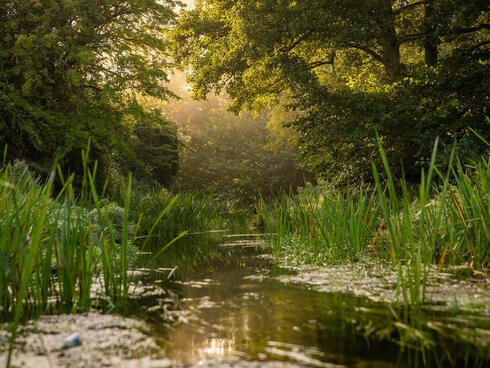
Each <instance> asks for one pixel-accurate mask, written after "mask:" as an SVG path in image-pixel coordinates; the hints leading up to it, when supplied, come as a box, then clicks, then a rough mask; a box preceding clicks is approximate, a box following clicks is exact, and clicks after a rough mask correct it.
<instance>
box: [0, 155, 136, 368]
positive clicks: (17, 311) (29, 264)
mask: <svg viewBox="0 0 490 368" xmlns="http://www.w3.org/2000/svg"><path fill="white" fill-rule="evenodd" d="M88 155H89V152H88V149H87V151H85V152H83V155H82V160H83V164H84V165H83V166H84V175H83V183H82V190H81V193H82V194H81V197H80V198H78V197H77V196H76V195H75V192H74V189H73V186H72V183H73V179H74V176H73V175H72V176H70V177H68V178H66V179H65V178H63V176H61V175H60V178H61V181H62V185H63V187H62V189H61V190H60V191H59V192H58V193H57V194H56V195H55V193H54V192H53V179H54V173H52V175H51V177H50V178H49V179H48V180H47V181H46V182H41V181H40V180H39V179H35V178H33V176H32V175H30V174H29V172H28V170H27V168H24V169H19V168H18V167H17V166H13V165H11V164H5V165H4V166H3V167H2V168H1V169H0V263H1V264H2V267H0V307H1V315H2V316H3V319H11V320H12V321H13V322H12V333H11V342H10V349H9V357H8V364H7V365H9V364H10V359H11V354H12V348H13V343H14V341H15V339H16V334H17V328H18V325H19V323H20V321H21V319H22V318H23V317H26V316H31V315H33V314H39V313H44V312H48V311H50V312H78V311H86V310H88V309H89V308H90V305H91V301H92V299H93V298H92V297H91V291H92V290H93V288H92V284H93V283H94V282H97V280H99V281H100V283H101V285H102V289H103V291H102V293H103V294H104V295H105V298H106V299H108V300H111V302H110V304H111V305H115V306H117V307H120V308H123V307H124V306H125V303H126V300H127V297H128V284H129V282H128V268H129V259H128V249H129V247H130V246H131V241H130V240H129V231H128V229H129V216H128V214H129V198H130V194H131V176H130V177H129V178H128V181H127V183H126V185H125V187H124V192H125V197H124V208H123V210H122V219H121V229H120V233H118V232H117V231H116V230H115V228H114V223H113V218H114V216H113V213H112V212H113V211H112V207H113V206H112V205H111V204H109V203H108V202H107V201H101V200H100V198H99V196H98V194H97V190H96V187H95V182H94V180H95V175H96V169H97V167H96V166H97V165H95V167H94V168H93V170H90V169H89V168H88ZM92 208H95V210H94V211H91V209H92ZM96 274H98V276H99V277H98V278H95V277H94V276H95V275H96Z"/></svg>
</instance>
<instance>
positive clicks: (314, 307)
mask: <svg viewBox="0 0 490 368" xmlns="http://www.w3.org/2000/svg"><path fill="white" fill-rule="evenodd" d="M235 239H236V240H237V241H238V242H237V244H241V245H243V244H245V243H246V241H245V240H246V239H247V237H245V236H243V235H242V236H240V237H234V238H232V237H228V238H227V239H226V240H225V239H223V240H224V241H225V242H226V244H227V247H226V248H225V249H226V251H227V252H228V248H233V246H232V245H230V244H232V243H230V242H233V241H235ZM249 239H250V240H253V242H256V241H257V239H255V237H254V238H251V237H250V238H249ZM281 272H284V270H281V269H278V268H275V267H274V266H273V265H272V263H271V261H270V258H268V257H264V256H261V255H260V252H258V251H257V250H256V247H238V248H236V249H235V251H234V252H233V253H230V254H228V256H227V257H218V258H216V259H215V261H214V262H213V265H212V266H209V267H208V268H207V269H204V270H203V271H201V272H199V273H194V274H193V275H189V274H188V275H187V277H185V278H184V279H183V280H181V281H177V282H175V283H174V286H175V290H176V291H177V293H178V294H179V295H180V301H179V303H178V309H179V310H181V311H183V312H184V313H183V314H182V315H181V319H180V321H181V322H180V323H177V324H175V325H174V326H172V327H171V329H170V330H169V331H166V332H165V334H166V338H165V340H164V342H163V343H162V347H163V349H165V352H166V355H167V356H168V357H169V358H171V359H174V360H176V361H178V362H180V363H182V364H195V363H197V362H199V361H201V360H203V359H206V358H209V359H216V360H222V359H225V358H226V359H231V360H233V359H235V360H240V359H253V360H282V361H292V362H297V363H300V364H301V365H304V366H308V367H324V366H327V367H332V366H337V365H339V366H344V365H347V366H356V367H417V366H441V367H442V366H447V365H448V364H449V363H454V364H459V363H457V362H458V359H460V361H462V362H465V364H466V365H467V366H474V365H475V364H476V365H479V366H486V363H487V362H488V360H487V361H485V360H482V361H478V360H475V359H473V357H474V355H472V354H474V352H471V351H470V350H468V349H467V348H466V347H465V346H459V347H458V348H459V350H461V353H460V352H458V349H454V347H453V346H452V345H451V339H447V341H446V340H444V341H443V343H444V344H446V345H445V346H443V348H442V350H441V349H439V348H438V347H436V348H434V346H431V344H428V345H427V346H424V345H423V342H424V340H423V339H422V340H420V341H421V342H422V343H421V344H419V342H420V341H417V340H416V339H415V340H414V341H415V342H414V341H412V343H413V346H412V347H413V348H415V349H405V348H400V341H401V340H402V339H407V336H408V337H409V338H412V336H410V335H409V333H413V336H414V337H415V338H416V337H417V336H419V335H420V331H421V328H419V326H415V327H417V329H416V328H412V327H413V326H412V325H413V323H412V322H411V321H410V318H409V316H410V315H409V314H407V316H406V318H404V317H403V316H401V315H400V316H396V312H394V311H393V310H391V309H390V308H388V307H387V305H386V304H383V303H376V302H372V301H370V300H368V299H367V298H364V297H357V296H354V295H351V294H344V293H322V292H317V291H313V290H309V289H308V288H306V287H303V286H295V285H288V284H287V283H284V282H280V281H277V280H276V279H274V278H272V277H271V276H272V275H275V274H277V273H281ZM429 317H430V318H435V316H429ZM429 317H428V316H427V315H425V314H424V315H420V316H417V318H415V319H413V320H414V321H415V322H416V323H418V324H425V325H431V324H432V326H438V322H437V320H433V321H429V322H428V321H427V320H426V319H427V318H429ZM480 322H481V321H480ZM487 324H488V319H486V320H485V322H484V329H486V331H488V329H487V327H489V326H487ZM411 326H412V327H411ZM411 328H412V330H411ZM433 328H435V327H433ZM417 331H418V332H417ZM422 336H423V334H422ZM440 343H441V341H438V342H437V344H438V345H439V344H440ZM454 345H457V344H454ZM419 348H420V349H422V350H424V349H426V350H430V349H432V350H430V351H431V353H430V354H425V353H424V354H421V353H420V349H419ZM465 349H466V350H465ZM443 350H446V351H443ZM447 350H449V351H450V352H451V354H452V355H450V358H449V359H448V358H447ZM465 351H466V353H465ZM468 352H470V353H468ZM465 354H466V355H467V356H465ZM468 354H470V355H468ZM481 354H483V356H486V355H485V354H486V353H484V352H483V353H482V352H480V355H481ZM487 355H488V354H487ZM466 358H467V359H466ZM465 359H466V361H465ZM476 365H475V366H476Z"/></svg>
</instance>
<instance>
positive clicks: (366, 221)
mask: <svg viewBox="0 0 490 368" xmlns="http://www.w3.org/2000/svg"><path fill="white" fill-rule="evenodd" d="M378 142H380V140H379V139H378ZM379 150H380V154H381V157H382V161H383V170H382V171H379V170H378V168H376V167H375V166H374V165H373V174H374V179H375V185H374V187H373V186H368V185H364V186H361V187H360V188H357V189H354V188H346V189H335V188H333V187H331V186H328V185H324V186H322V187H316V188H313V187H308V188H306V189H304V190H303V191H302V192H300V193H299V194H297V195H286V194H283V195H282V196H280V197H278V198H276V199H274V200H272V201H268V202H266V201H263V200H262V201H261V202H260V203H259V205H258V210H257V211H258V214H259V216H260V218H261V220H262V221H263V222H264V224H265V226H266V228H267V229H268V231H270V232H271V233H274V235H273V238H272V244H273V253H274V254H275V255H276V256H277V257H281V258H287V259H289V260H291V261H292V262H296V263H315V264H332V263H338V262H345V261H359V260H362V259H366V258H367V257H376V258H378V259H382V260H387V261H389V262H390V263H391V264H392V265H393V266H394V267H396V268H397V269H398V288H397V292H396V296H397V297H399V299H401V300H402V302H403V303H404V304H405V305H417V304H422V303H423V302H424V301H425V288H426V284H427V278H428V274H429V269H430V268H431V267H434V266H436V267H437V270H438V272H439V271H440V270H441V268H442V267H443V265H461V264H466V265H468V267H469V268H470V269H471V270H472V272H473V274H474V275H482V274H484V273H485V272H486V270H487V268H488V266H489V259H490V258H489V253H490V165H489V158H488V157H481V159H480V160H479V161H478V162H473V163H472V164H471V165H463V164H462V163H461V161H460V160H459V159H458V158H457V156H456V155H454V154H453V160H452V163H451V164H450V165H449V167H446V168H440V167H438V166H437V165H436V162H437V160H436V157H437V141H436V143H435V146H434V150H433V155H432V158H431V162H430V165H429V168H428V170H426V171H422V173H421V181H420V183H419V185H417V186H413V185H412V186H409V185H408V184H407V182H406V181H405V180H404V179H403V178H401V179H395V178H394V177H393V176H392V174H391V171H390V167H389V163H388V161H387V158H386V155H385V152H384V150H383V147H382V145H381V143H379Z"/></svg>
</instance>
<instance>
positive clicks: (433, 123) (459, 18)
mask: <svg viewBox="0 0 490 368" xmlns="http://www.w3.org/2000/svg"><path fill="white" fill-rule="evenodd" d="M488 23H489V22H488V2H487V1H482V0H472V1H470V2H468V1H462V0H420V1H417V0H408V1H392V0H362V1H361V0H331V1H322V0H303V1H290V0H264V1H251V0H201V1H198V2H197V3H196V7H195V8H194V9H192V10H190V11H187V12H185V13H184V14H183V15H182V17H181V19H180V24H179V26H178V27H177V28H176V29H175V30H174V32H173V34H172V36H173V45H174V55H175V57H176V58H177V60H179V61H180V62H182V63H190V64H191V66H192V73H191V74H190V77H189V79H190V81H191V82H192V83H193V88H194V94H195V96H196V97H198V98H204V97H205V96H206V95H207V94H209V93H210V92H211V91H212V90H216V91H222V90H224V91H226V92H227V93H228V95H229V96H231V98H232V99H233V103H232V105H231V108H232V109H234V110H235V111H238V110H239V109H241V108H243V107H245V108H256V109H260V108H263V107H264V106H268V105H271V104H275V103H277V102H278V101H279V99H280V96H284V95H286V96H288V97H289V103H288V104H287V105H288V106H289V108H290V109H295V110H297V111H300V112H301V114H299V117H298V118H297V119H296V120H295V121H293V122H291V125H292V126H293V127H295V128H297V129H298V130H299V131H300V132H301V135H302V141H303V143H302V145H301V146H302V148H303V149H304V150H305V158H306V159H307V160H308V162H309V163H310V165H311V166H312V167H313V168H315V169H317V170H318V171H321V172H323V173H324V174H325V175H330V176H332V177H333V176H335V177H336V178H337V179H339V178H340V179H341V180H349V178H351V179H352V178H353V177H356V176H359V175H362V174H365V175H369V171H370V169H369V160H370V159H371V158H372V157H373V156H374V155H375V152H376V145H375V144H373V143H374V141H373V140H374V129H372V128H373V127H377V128H378V130H379V131H380V132H381V134H382V135H383V139H384V141H385V144H386V145H387V148H388V151H389V153H390V155H391V156H392V159H393V160H394V161H395V163H397V162H399V161H400V160H403V161H404V164H405V165H406V166H407V173H408V175H413V176H417V173H418V171H419V169H418V168H417V165H419V164H423V163H424V161H425V159H426V157H427V156H429V154H430V150H431V147H432V142H433V140H434V138H435V136H436V135H439V136H441V138H442V143H443V145H445V144H446V145H450V144H451V142H452V140H453V139H454V138H455V137H457V138H460V139H461V140H462V141H463V145H464V141H465V140H467V139H469V138H468V129H467V128H468V125H471V126H472V127H473V128H476V129H480V130H481V131H482V132H483V133H485V134H488V129H485V128H486V126H485V125H484V124H486V123H485V119H484V116H485V114H486V113H487V112H486V105H487V103H488V101H487V97H486V96H487V95H488V93H486V92H488V63H487V61H486V60H487V58H488V48H487V47H488V28H489V24H488ZM482 93H483V94H482ZM472 146H473V144H472V143H469V142H467V144H466V145H465V147H466V148H468V150H470V151H471V147H472ZM339 173H341V174H342V175H340V176H339Z"/></svg>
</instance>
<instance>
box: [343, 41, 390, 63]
mask: <svg viewBox="0 0 490 368" xmlns="http://www.w3.org/2000/svg"><path fill="white" fill-rule="evenodd" d="M349 46H350V47H352V48H354V49H358V50H361V51H364V52H365V53H367V54H369V55H371V56H372V57H373V58H374V59H375V60H377V61H379V62H380V63H381V64H383V65H384V64H385V63H386V60H385V58H384V57H382V56H381V55H380V54H378V53H376V52H375V51H373V50H371V49H370V48H369V47H366V46H363V45H356V44H350V45H349Z"/></svg>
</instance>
